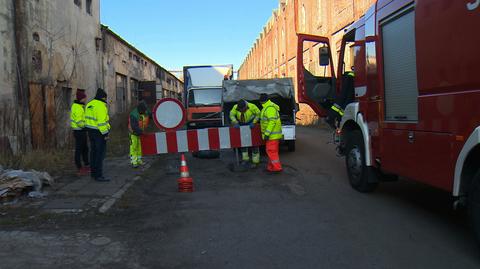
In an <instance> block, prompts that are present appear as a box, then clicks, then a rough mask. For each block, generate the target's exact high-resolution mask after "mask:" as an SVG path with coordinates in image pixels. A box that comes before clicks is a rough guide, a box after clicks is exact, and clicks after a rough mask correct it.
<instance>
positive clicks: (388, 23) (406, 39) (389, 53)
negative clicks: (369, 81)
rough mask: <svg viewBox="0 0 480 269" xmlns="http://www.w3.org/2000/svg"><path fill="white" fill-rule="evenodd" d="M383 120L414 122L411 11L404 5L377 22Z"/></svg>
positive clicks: (414, 94)
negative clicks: (383, 92)
mask: <svg viewBox="0 0 480 269" xmlns="http://www.w3.org/2000/svg"><path fill="white" fill-rule="evenodd" d="M381 32H382V42H383V59H384V60H383V72H384V79H385V85H384V86H385V120H386V121H396V122H398V121H403V122H416V121H418V86H417V68H416V50H415V11H414V10H413V8H408V9H406V10H403V11H402V12H400V13H397V14H395V15H394V16H392V17H390V18H388V19H386V20H385V21H382V22H381Z"/></svg>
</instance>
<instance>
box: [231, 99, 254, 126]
mask: <svg viewBox="0 0 480 269" xmlns="http://www.w3.org/2000/svg"><path fill="white" fill-rule="evenodd" d="M247 108H248V109H247V111H245V112H244V113H243V116H244V122H240V121H241V118H242V112H240V111H239V110H238V105H234V106H233V108H232V110H230V121H231V122H232V124H238V122H240V123H257V122H258V120H259V117H260V109H258V107H257V106H256V105H254V104H250V103H248V102H247Z"/></svg>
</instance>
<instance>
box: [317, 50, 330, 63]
mask: <svg viewBox="0 0 480 269" xmlns="http://www.w3.org/2000/svg"><path fill="white" fill-rule="evenodd" d="M318 55H319V56H320V61H319V63H320V66H328V65H330V51H329V50H328V47H325V46H324V47H321V48H320V49H319V51H318Z"/></svg>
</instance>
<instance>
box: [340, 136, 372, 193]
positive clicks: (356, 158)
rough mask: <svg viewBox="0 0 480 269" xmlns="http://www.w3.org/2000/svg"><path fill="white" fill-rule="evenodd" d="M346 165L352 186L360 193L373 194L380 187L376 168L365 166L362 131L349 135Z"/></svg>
mask: <svg viewBox="0 0 480 269" xmlns="http://www.w3.org/2000/svg"><path fill="white" fill-rule="evenodd" d="M345 149H346V151H345V163H346V166H347V173H348V179H349V180H350V185H351V186H352V187H353V188H354V189H355V190H357V191H359V192H372V191H374V190H375V188H376V187H377V185H378V180H377V179H376V178H374V177H375V176H376V174H375V171H374V168H372V167H368V166H366V165H365V145H364V143H363V135H362V132H361V131H360V130H354V131H352V132H350V133H348V134H347V141H346V147H345Z"/></svg>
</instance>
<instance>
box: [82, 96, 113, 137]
mask: <svg viewBox="0 0 480 269" xmlns="http://www.w3.org/2000/svg"><path fill="white" fill-rule="evenodd" d="M109 120H110V117H109V116H108V108H107V103H106V102H104V101H102V100H98V99H93V100H92V101H90V102H89V103H88V104H87V105H86V107H85V126H86V127H87V128H90V129H95V130H98V131H100V133H102V134H104V135H105V134H108V132H110V123H109Z"/></svg>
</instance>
